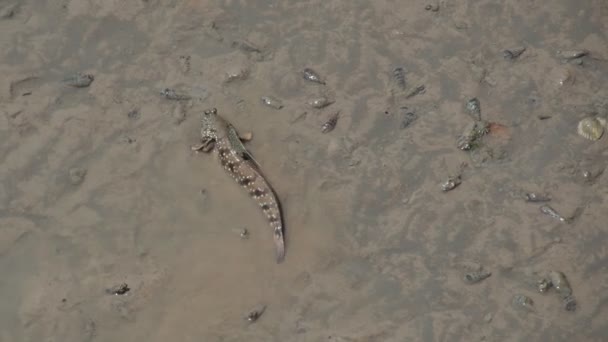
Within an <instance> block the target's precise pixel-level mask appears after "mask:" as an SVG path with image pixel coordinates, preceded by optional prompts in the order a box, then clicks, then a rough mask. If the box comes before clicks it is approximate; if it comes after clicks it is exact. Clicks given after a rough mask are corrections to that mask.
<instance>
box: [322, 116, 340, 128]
mask: <svg viewBox="0 0 608 342" xmlns="http://www.w3.org/2000/svg"><path fill="white" fill-rule="evenodd" d="M339 118H340V112H336V113H335V114H333V115H331V116H330V117H329V119H327V121H326V122H325V123H324V124H323V125H322V126H321V133H329V132H331V131H333V130H334V128H336V125H337V124H338V119H339Z"/></svg>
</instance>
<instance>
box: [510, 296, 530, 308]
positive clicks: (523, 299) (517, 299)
mask: <svg viewBox="0 0 608 342" xmlns="http://www.w3.org/2000/svg"><path fill="white" fill-rule="evenodd" d="M511 304H512V305H513V307H514V308H516V309H519V310H522V309H525V310H527V311H532V310H533V306H534V301H532V299H531V298H530V297H528V296H525V295H522V294H516V295H514V296H513V299H512V300H511Z"/></svg>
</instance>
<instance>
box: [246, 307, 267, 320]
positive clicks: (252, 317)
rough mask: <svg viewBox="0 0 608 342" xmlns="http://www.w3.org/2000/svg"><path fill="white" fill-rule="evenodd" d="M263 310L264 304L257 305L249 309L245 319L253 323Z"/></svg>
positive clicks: (264, 308)
mask: <svg viewBox="0 0 608 342" xmlns="http://www.w3.org/2000/svg"><path fill="white" fill-rule="evenodd" d="M265 310H266V306H265V305H258V306H257V307H255V308H254V309H252V310H251V311H249V313H248V314H247V315H246V316H245V319H246V320H247V321H248V322H250V323H254V322H255V321H257V320H258V319H259V318H260V317H261V316H262V314H263V313H264V311H265Z"/></svg>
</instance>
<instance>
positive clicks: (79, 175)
mask: <svg viewBox="0 0 608 342" xmlns="http://www.w3.org/2000/svg"><path fill="white" fill-rule="evenodd" d="M68 174H69V178H70V183H72V185H79V184H80V183H82V182H83V181H84V178H85V176H86V175H87V170H85V169H82V168H79V167H73V168H71V169H70V171H69V172H68Z"/></svg>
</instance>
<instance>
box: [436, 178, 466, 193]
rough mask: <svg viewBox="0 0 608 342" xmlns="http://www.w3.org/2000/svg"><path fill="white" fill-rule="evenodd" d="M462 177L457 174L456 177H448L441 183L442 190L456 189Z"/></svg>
mask: <svg viewBox="0 0 608 342" xmlns="http://www.w3.org/2000/svg"><path fill="white" fill-rule="evenodd" d="M461 182H462V181H461V178H460V176H455V177H448V179H447V180H446V181H445V182H443V183H441V190H442V191H443V192H448V191H450V190H454V189H455V188H456V187H457V186H459V185H460V183H461Z"/></svg>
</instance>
